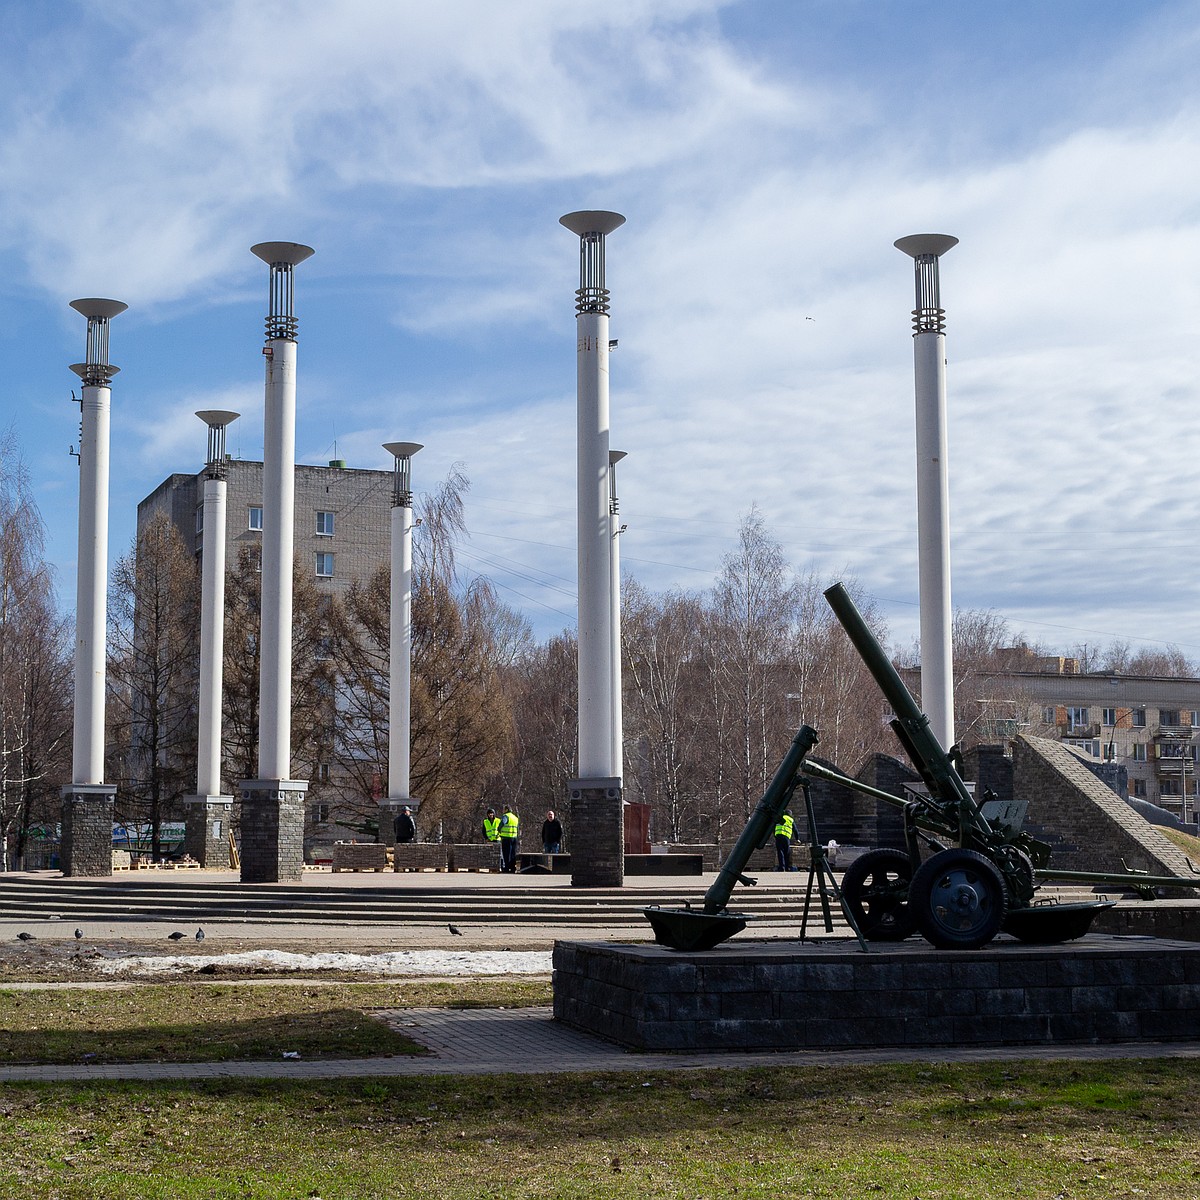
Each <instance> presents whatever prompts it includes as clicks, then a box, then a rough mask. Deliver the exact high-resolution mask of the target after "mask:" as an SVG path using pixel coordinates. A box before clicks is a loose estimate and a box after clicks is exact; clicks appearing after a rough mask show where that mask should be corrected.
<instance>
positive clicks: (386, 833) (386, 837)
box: [375, 796, 421, 846]
mask: <svg viewBox="0 0 1200 1200" xmlns="http://www.w3.org/2000/svg"><path fill="white" fill-rule="evenodd" d="M402 808H407V809H408V811H409V812H410V813H412V815H413V819H414V820H416V816H417V813H418V812H420V811H421V802H420V800H417V799H415V798H414V797H412V796H409V797H407V798H404V797H402V798H401V799H399V800H395V799H392V798H391V797H389V798H388V799H387V800H380V801H379V836H378V837H377V838H376V839H375V840H376V841H377V842H383V843H384V844H385V845H388V846H394V845H395V844H396V817H397V816H398V815H399V813H400V810H401V809H402Z"/></svg>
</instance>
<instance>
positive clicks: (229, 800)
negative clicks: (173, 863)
mask: <svg viewBox="0 0 1200 1200" xmlns="http://www.w3.org/2000/svg"><path fill="white" fill-rule="evenodd" d="M185 803H186V805H187V808H186V810H185V812H184V835H183V849H184V853H185V854H190V855H191V857H192V858H194V859H195V860H196V861H197V862H198V863H199V864H200V865H201V866H202V867H211V868H214V869H219V870H228V869H229V867H230V865H231V863H230V858H229V826H230V821H231V820H232V819H233V797H232V796H188V797H186V798H185Z"/></svg>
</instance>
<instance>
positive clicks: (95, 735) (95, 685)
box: [61, 297, 129, 876]
mask: <svg viewBox="0 0 1200 1200" xmlns="http://www.w3.org/2000/svg"><path fill="white" fill-rule="evenodd" d="M71 307H72V308H73V309H74V310H75V311H76V312H78V313H81V314H82V315H83V316H84V317H86V318H87V351H86V355H85V359H86V361H84V362H82V363H74V364H72V366H71V370H72V371H74V372H75V374H76V375H78V376H79V378H80V379H81V380H82V381H83V389H82V393H81V394H82V400H81V414H80V426H79V558H78V569H77V591H76V605H75V712H74V738H73V742H72V751H71V784H70V786H69V787H65V788H63V790H62V846H61V853H62V864H63V874H64V875H88V876H105V875H111V874H112V819H113V801H114V798H115V796H116V793H117V789H116V787H115V786H114V785H112V784H106V783H105V782H104V691H105V682H106V669H107V664H106V658H107V652H108V629H107V626H108V476H109V418H110V412H111V409H112V386H111V385H112V377H113V376H114V375H115V374H116V373H117V372H118V371H119V370H120V367H115V366H113V364H112V363H110V362H109V361H108V327H109V322H110V321H111V320H112V319H113V317H116V316H119V315H120V314H121V313H123V312H124V311H125V310H126V309H127V308H128V307H129V306H128V305H127V304H123V303H122V302H121V301H120V300H104V299H100V298H99V297H89V298H87V299H83V300H72V301H71Z"/></svg>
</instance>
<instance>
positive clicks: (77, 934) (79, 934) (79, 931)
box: [75, 929, 83, 942]
mask: <svg viewBox="0 0 1200 1200" xmlns="http://www.w3.org/2000/svg"><path fill="white" fill-rule="evenodd" d="M75 940H76V941H77V942H79V941H82V940H83V930H82V929H77V930H75Z"/></svg>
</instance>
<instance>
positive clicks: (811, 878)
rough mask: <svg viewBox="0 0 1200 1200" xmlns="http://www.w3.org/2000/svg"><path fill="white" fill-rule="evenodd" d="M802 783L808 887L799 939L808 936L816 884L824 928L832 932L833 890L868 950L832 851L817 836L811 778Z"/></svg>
mask: <svg viewBox="0 0 1200 1200" xmlns="http://www.w3.org/2000/svg"><path fill="white" fill-rule="evenodd" d="M800 787H801V788H802V789H803V791H804V812H805V815H806V816H807V817H808V890H807V891H806V892H805V893H804V915H803V917H801V919H800V940H801V941H802V942H803V941H806V940H807V937H806V935H807V933H808V911H809V908H810V907H811V905H812V897H813V888H814V886H815V887H816V889H817V892H818V894H819V895H820V897H821V913H822V915H823V916H824V918H825V932H826V933H832V932H833V913H832V911H831V910H830V907H829V896H830V893H831V892H832V893H833V895H834V896H835V897H836V898H837V902H838V904H839V905H841V909H842V913H843V915H844V916H845V918H846V923H847V924H848V925H849V926H850V928H851V929H853V930H854V936H855V937H856V938H858V944H859V945H860V946H861V947H862V949H863V953H866V952H867V942H866V939H865V938H864V937H863V935H862V930H861V929H859V927H858V922H857V921H856V920H855V919H854V914H853V913H852V912H851V911H850V906H849V905H848V904H847V903H846V901H845V898H844V897H843V896H842V889H841V888H840V887H838V882H837V880H836V879H835V878H834V875H833V868H832V867H831V866H830V865H829V854H828V852H827V851H826V849H825V847H824V845H822V843H821V839H820V838H819V837H817V819H816V817H815V815H814V814H813V805H812V793H811V791H810V790H809V786H808V781H807V780H803V781H801V783H800Z"/></svg>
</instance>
